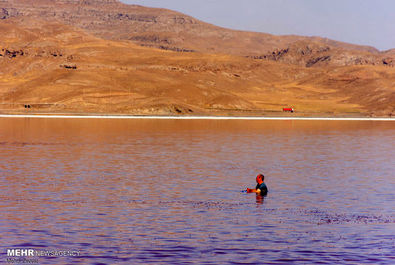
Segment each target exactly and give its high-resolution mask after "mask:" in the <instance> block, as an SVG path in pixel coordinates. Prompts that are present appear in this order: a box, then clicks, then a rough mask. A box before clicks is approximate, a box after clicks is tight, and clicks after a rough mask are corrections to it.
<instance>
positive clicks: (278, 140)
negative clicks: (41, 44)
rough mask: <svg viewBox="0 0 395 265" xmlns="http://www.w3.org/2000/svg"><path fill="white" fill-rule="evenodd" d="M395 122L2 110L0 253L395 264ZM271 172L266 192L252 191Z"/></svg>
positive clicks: (97, 259)
mask: <svg viewBox="0 0 395 265" xmlns="http://www.w3.org/2000/svg"><path fill="white" fill-rule="evenodd" d="M394 143H395V125H394V123H393V122H379V121H237V120H232V121H216V120H214V121H210V120H204V121H199V120H193V121H188V120H105V119H103V120H101V119H92V120H86V119H85V120H81V119H30V118H26V119H12V118H0V188H1V193H0V210H1V219H0V253H2V257H1V259H2V260H1V261H0V262H4V260H5V258H6V257H5V253H6V249H8V248H13V247H19V248H33V249H37V250H39V249H44V250H48V249H58V250H65V249H78V250H80V251H81V255H82V256H80V257H67V258H66V257H64V258H63V257H57V258H43V257H40V258H39V262H40V264H150V263H153V264H257V263H265V264H284V263H293V264H311V263H321V264H372V263H373V264H391V263H392V264H393V262H394V259H395V255H394V253H395V241H394V239H395V236H394V235H395V210H394V202H395V194H394V189H395V177H394V172H395V158H394V157H395V150H394V147H395V146H394ZM257 173H264V174H265V176H266V181H265V182H266V183H267V185H268V187H269V195H268V196H267V197H265V198H261V197H256V196H255V195H253V194H245V193H242V192H240V191H241V190H243V189H245V188H246V187H254V186H255V176H256V174H257Z"/></svg>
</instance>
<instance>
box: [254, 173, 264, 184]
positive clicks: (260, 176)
mask: <svg viewBox="0 0 395 265" xmlns="http://www.w3.org/2000/svg"><path fill="white" fill-rule="evenodd" d="M264 180H265V176H264V175H263V174H259V175H258V176H256V182H257V183H260V182H263V181H264Z"/></svg>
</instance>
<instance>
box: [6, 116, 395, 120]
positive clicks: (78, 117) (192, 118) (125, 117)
mask: <svg viewBox="0 0 395 265" xmlns="http://www.w3.org/2000/svg"><path fill="white" fill-rule="evenodd" d="M0 118H37V119H47V118H49V119H134V120H136V119H151V120H155V119H156V120H305V121H314V120H316V121H395V118H380V117H377V118H369V117H365V118H364V117H360V118H357V117H354V118H351V117H350V118H345V117H267V116H265V117H249V116H155V115H147V116H145V115H66V114H65V115H59V114H54V115H52V114H36V115H33V114H30V115H26V114H23V115H22V114H0Z"/></svg>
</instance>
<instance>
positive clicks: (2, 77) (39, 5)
mask: <svg viewBox="0 0 395 265" xmlns="http://www.w3.org/2000/svg"><path fill="white" fill-rule="evenodd" d="M54 5H56V9H55V8H54ZM118 8H119V10H118ZM51 10H52V11H51ZM108 10H110V11H108ZM121 10H122V12H124V13H123V14H127V15H128V16H129V17H131V16H132V14H134V15H135V17H133V19H129V18H127V19H125V18H122V19H119V18H114V17H112V16H109V14H116V13H117V12H120V11H121ZM136 10H138V12H137V11H136ZM51 12H52V13H51ZM133 12H134V13H133ZM50 14H52V16H50ZM177 16H179V17H183V18H184V19H187V18H188V19H189V20H188V19H187V20H186V22H185V20H180V19H179V18H178V19H174V17H177ZM0 18H2V19H0V36H1V38H0V112H8V113H9V112H59V113H65V112H67V113H69V112H78V113H82V112H85V113H120V114H160V115H163V114H175V115H185V114H187V115H197V114H209V115H283V113H282V108H283V107H287V106H292V107H294V108H295V109H296V112H297V113H298V115H320V116H323V115H325V116H327V115H329V116H333V115H347V116H353V115H362V116H369V115H374V116H389V115H393V113H394V110H395V68H394V67H393V61H391V58H392V57H391V56H393V51H388V52H386V53H379V52H377V51H375V50H374V49H373V50H372V49H371V48H369V47H361V46H355V45H348V44H342V43H338V42H334V41H329V40H325V39H321V38H318V39H317V38H312V39H311V38H303V37H296V36H289V37H276V36H271V35H268V34H258V33H250V32H247V33H243V32H237V31H231V30H226V29H221V28H217V27H215V26H212V25H209V24H205V23H203V22H200V21H198V20H195V19H193V18H189V17H188V16H185V15H182V14H179V13H176V12H173V11H169V10H163V9H149V8H144V7H139V6H126V5H123V4H120V3H119V2H117V1H115V0H114V1H104V0H103V1H99V0H90V1H71V0H70V1H68V0H63V1H44V0H41V1H34V2H33V1H29V0H25V1H22V0H15V1H4V0H3V1H1V0H0ZM169 19H170V20H169ZM151 20H152V21H151ZM149 21H151V22H149ZM161 21H162V22H161ZM169 21H172V22H169ZM180 21H184V22H180ZM116 23H118V24H116ZM124 23H125V25H126V26H125V25H124ZM166 23H170V24H169V25H168V26H167V27H168V32H166V31H161V29H163V28H164V27H166ZM172 23H173V24H172ZM116 25H119V28H117V27H116ZM131 25H134V26H131ZM191 25H192V26H191ZM111 27H113V28H116V29H117V30H115V31H114V32H112V31H111V30H110V29H111ZM191 27H192V28H195V29H196V32H198V33H194V31H193V30H191ZM126 28H127V29H128V30H129V31H133V32H134V33H128V31H124V29H126ZM144 28H146V29H147V31H145V32H144V31H143V29H144ZM208 29H211V30H212V31H207V30H208ZM155 30H156V31H155ZM208 32H211V33H210V34H211V35H210V34H209V33H208ZM227 32H230V33H232V34H235V35H234V36H237V34H246V36H247V35H248V36H258V37H256V38H258V39H259V38H260V37H262V38H267V42H261V41H258V43H261V48H262V49H261V50H259V53H258V52H256V51H257V50H254V52H250V51H249V50H248V47H249V46H248V45H247V44H243V43H241V44H235V45H234V46H232V45H231V44H230V43H228V44H224V43H223V42H221V39H222V38H224V36H225V35H226V33H227ZM129 34H131V35H129ZM133 34H134V35H133ZM161 34H163V36H167V37H169V36H172V37H171V38H170V37H169V40H168V41H167V42H168V43H167V44H166V43H163V47H160V48H161V49H154V48H152V47H144V46H152V45H153V44H152V43H155V42H158V39H157V35H161ZM185 34H192V35H193V34H195V35H193V36H207V39H209V40H212V41H217V42H218V43H217V45H216V46H215V49H217V50H209V49H208V48H207V47H208V46H207V44H205V42H204V41H203V40H206V39H204V38H203V37H193V36H192V35H191V38H190V39H184V38H187V37H186V36H188V35H185ZM196 34H197V35H196ZM199 34H201V35H199ZM221 34H222V35H221ZM224 34H225V35H224ZM254 34H255V35H254ZM131 36H132V37H133V36H151V37H149V38H148V41H147V40H146V39H139V40H136V38H135V39H134V41H130V38H131ZM259 36H260V37H259ZM167 37H166V38H167ZM173 38H174V39H173ZM251 38H252V37H251ZM254 38H255V37H254ZM230 39H231V38H230ZM275 40H278V41H277V42H276V41H275ZM158 43H159V44H160V45H159V46H162V42H161V41H159V42H158ZM276 43H277V44H279V45H280V46H276ZM151 44H152V45H151ZM165 44H166V45H167V46H166V45H165ZM284 44H286V45H285V46H287V45H288V48H287V47H285V48H283V47H282V46H281V45H284ZM190 45H191V46H190ZM222 45H223V46H222ZM227 45H228V46H227ZM153 46H155V45H153ZM273 48H274V51H270V50H271V49H273ZM192 50H193V51H199V52H192ZM188 51H189V52H188ZM203 52H204V53H203ZM317 58H322V59H318V60H317ZM385 58H389V59H388V60H387V59H385ZM383 59H385V60H386V62H387V63H384V61H383ZM28 106H29V107H30V108H28Z"/></svg>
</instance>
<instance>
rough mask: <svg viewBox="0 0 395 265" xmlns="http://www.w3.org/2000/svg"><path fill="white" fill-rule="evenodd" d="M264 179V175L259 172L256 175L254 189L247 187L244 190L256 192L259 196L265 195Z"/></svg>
mask: <svg viewBox="0 0 395 265" xmlns="http://www.w3.org/2000/svg"><path fill="white" fill-rule="evenodd" d="M264 180H265V176H264V175H262V174H259V175H258V176H256V183H257V185H256V187H255V189H249V188H247V190H246V192H247V193H256V194H257V195H261V196H266V195H267V192H268V190H267V186H266V184H265V183H264V182H263V181H264Z"/></svg>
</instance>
